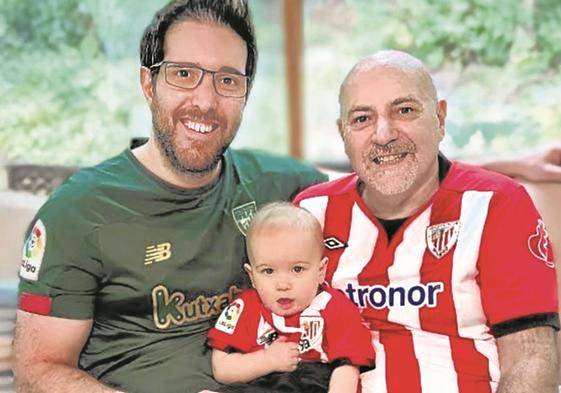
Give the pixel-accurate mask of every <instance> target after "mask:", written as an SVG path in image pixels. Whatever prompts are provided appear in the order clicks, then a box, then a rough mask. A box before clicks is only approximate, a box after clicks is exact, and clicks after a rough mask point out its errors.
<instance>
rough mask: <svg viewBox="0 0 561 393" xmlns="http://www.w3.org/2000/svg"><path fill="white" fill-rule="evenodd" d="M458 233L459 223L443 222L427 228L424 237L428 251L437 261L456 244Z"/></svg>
mask: <svg viewBox="0 0 561 393" xmlns="http://www.w3.org/2000/svg"><path fill="white" fill-rule="evenodd" d="M459 232H460V222H459V221H450V222H443V223H441V224H436V225H431V226H430V227H427V230H426V232H425V237H426V241H427V248H428V250H429V251H430V252H431V254H432V255H434V256H435V257H437V258H438V259H440V258H442V257H443V256H444V255H446V254H448V252H449V251H450V250H451V249H452V247H454V244H456V241H457V240H458V234H459Z"/></svg>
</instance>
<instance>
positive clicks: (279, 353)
mask: <svg viewBox="0 0 561 393" xmlns="http://www.w3.org/2000/svg"><path fill="white" fill-rule="evenodd" d="M299 355H300V351H299V350H298V344H297V343H293V342H287V341H286V337H283V336H280V337H279V338H278V339H277V340H275V341H274V342H273V343H272V344H271V345H270V346H269V347H268V348H266V349H265V358H266V359H267V361H268V362H270V364H271V368H272V369H273V370H275V371H286V372H290V371H294V370H296V367H298V361H299Z"/></svg>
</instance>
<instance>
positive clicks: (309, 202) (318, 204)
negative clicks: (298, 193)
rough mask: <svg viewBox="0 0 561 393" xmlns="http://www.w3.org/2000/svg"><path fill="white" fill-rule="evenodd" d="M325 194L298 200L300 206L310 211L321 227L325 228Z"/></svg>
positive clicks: (326, 198) (326, 199)
mask: <svg viewBox="0 0 561 393" xmlns="http://www.w3.org/2000/svg"><path fill="white" fill-rule="evenodd" d="M328 199H329V198H328V197H327V196H317V197H313V198H308V199H304V200H302V201H300V207H303V208H304V209H306V210H308V211H309V212H310V213H312V214H313V215H314V216H315V217H316V218H317V219H318V221H319V223H320V224H321V228H322V229H323V228H325V211H326V210H327V201H328Z"/></svg>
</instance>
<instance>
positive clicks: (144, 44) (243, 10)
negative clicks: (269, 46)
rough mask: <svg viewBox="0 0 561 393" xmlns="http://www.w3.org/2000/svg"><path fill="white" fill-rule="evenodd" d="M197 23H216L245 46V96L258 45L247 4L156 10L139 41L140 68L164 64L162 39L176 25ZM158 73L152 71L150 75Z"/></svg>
mask: <svg viewBox="0 0 561 393" xmlns="http://www.w3.org/2000/svg"><path fill="white" fill-rule="evenodd" d="M184 20H196V21H203V22H216V23H219V24H222V25H224V26H228V27H230V28H231V29H232V30H234V31H235V32H236V33H237V34H238V35H239V36H240V37H241V38H242V39H243V40H244V41H245V44H246V46H247V59H246V65H245V74H246V75H247V76H248V77H249V80H248V87H247V88H248V92H249V90H250V88H251V85H252V84H253V79H254V77H255V69H256V66H257V44H256V42H255V31H254V27H253V22H252V21H251V14H250V12H249V7H248V5H247V0H174V1H170V2H169V3H168V4H167V5H166V6H164V7H163V8H162V9H161V10H159V11H158V12H157V13H156V15H155V16H154V18H153V19H152V22H150V24H149V25H148V26H147V27H146V29H145V30H144V34H143V35H142V39H141V41H140V64H141V65H142V66H144V67H150V66H151V65H153V64H156V63H159V62H160V61H162V60H164V39H165V36H166V33H167V31H168V30H169V28H170V27H171V26H172V25H173V24H174V23H176V22H179V21H184ZM158 71H159V69H158V68H155V69H153V70H152V72H153V74H156V73H157V72H158Z"/></svg>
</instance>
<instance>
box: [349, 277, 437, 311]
mask: <svg viewBox="0 0 561 393" xmlns="http://www.w3.org/2000/svg"><path fill="white" fill-rule="evenodd" d="M443 291H444V283H443V282H441V281H434V282H429V283H426V284H421V283H419V284H416V285H411V286H401V285H389V286H384V285H353V284H352V283H348V284H347V288H345V292H346V294H347V296H348V297H349V299H351V301H352V302H353V303H354V304H356V305H357V306H358V307H360V308H366V307H373V308H375V309H377V310H380V309H384V308H394V307H415V308H421V307H429V308H434V307H436V306H437V305H438V294H439V293H441V292H443Z"/></svg>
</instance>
